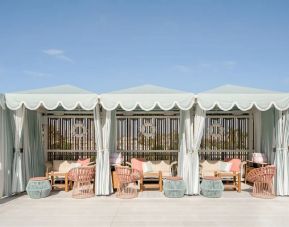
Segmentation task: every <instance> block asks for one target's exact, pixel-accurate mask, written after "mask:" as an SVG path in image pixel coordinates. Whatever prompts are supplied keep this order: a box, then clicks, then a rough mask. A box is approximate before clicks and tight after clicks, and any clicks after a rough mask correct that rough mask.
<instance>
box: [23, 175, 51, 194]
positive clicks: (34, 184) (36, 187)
mask: <svg viewBox="0 0 289 227" xmlns="http://www.w3.org/2000/svg"><path fill="white" fill-rule="evenodd" d="M26 191H27V194H28V195H29V197H30V198H31V199H41V198H44V197H47V196H48V195H49V193H50V191H51V185H50V182H49V180H48V178H46V177H34V178H31V179H30V180H29V182H28V184H27V187H26Z"/></svg>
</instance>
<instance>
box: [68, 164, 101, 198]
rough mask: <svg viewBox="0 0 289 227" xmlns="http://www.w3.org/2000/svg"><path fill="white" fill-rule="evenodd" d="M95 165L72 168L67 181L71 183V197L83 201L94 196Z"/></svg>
mask: <svg viewBox="0 0 289 227" xmlns="http://www.w3.org/2000/svg"><path fill="white" fill-rule="evenodd" d="M94 177H95V165H92V166H83V167H77V168H73V169H71V170H70V171H69V173H68V179H69V180H70V181H73V182H74V183H73V189H72V197H73V198H77V199H84V198H89V197H93V196H94V183H93V181H94Z"/></svg>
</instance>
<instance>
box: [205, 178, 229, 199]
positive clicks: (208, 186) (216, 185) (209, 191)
mask: <svg viewBox="0 0 289 227" xmlns="http://www.w3.org/2000/svg"><path fill="white" fill-rule="evenodd" d="M223 191H224V185H223V182H222V180H221V178H219V177H204V178H203V180H202V183H201V194H202V195H203V196H205V197H208V198H220V197H222V194H223Z"/></svg>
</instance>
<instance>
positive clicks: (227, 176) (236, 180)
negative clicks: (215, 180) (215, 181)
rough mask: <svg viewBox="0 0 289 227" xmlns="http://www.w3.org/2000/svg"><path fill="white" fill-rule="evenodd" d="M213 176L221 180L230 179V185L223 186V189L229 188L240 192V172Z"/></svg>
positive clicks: (217, 173)
mask: <svg viewBox="0 0 289 227" xmlns="http://www.w3.org/2000/svg"><path fill="white" fill-rule="evenodd" d="M215 176H216V177H219V178H221V180H226V179H230V180H231V179H232V180H233V182H232V184H224V186H225V188H230V189H233V190H237V192H241V173H240V172H235V171H233V172H218V171H216V172H215Z"/></svg>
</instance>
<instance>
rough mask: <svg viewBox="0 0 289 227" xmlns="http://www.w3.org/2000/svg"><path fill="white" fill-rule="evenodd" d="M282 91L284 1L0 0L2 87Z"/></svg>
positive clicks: (287, 79)
mask: <svg viewBox="0 0 289 227" xmlns="http://www.w3.org/2000/svg"><path fill="white" fill-rule="evenodd" d="M60 84H72V85H76V86H79V87H82V88H86V89H88V90H92V91H95V92H99V93H101V92H106V91H111V90H116V89H122V88H126V87H130V86H135V85H141V84H156V85H160V86H165V87H170V88H176V89H181V90H186V91H192V92H199V91H202V90H206V89H210V88H213V87H216V86H219V85H222V84H236V85H242V86H251V87H257V88H264V89H272V90H280V91H289V1H287V0H284V1H279V0H272V1H268V0H248V1H246V0H242V1H237V0H223V1H221V0H199V1H197V0H195V1H194V0H189V1H182V0H180V1H175V0H170V1H169V0H151V1H150V0H149V1H147V0H142V1H141V0H137V1H136V0H131V1H129V0H127V1H125V0H118V1H117V0H115V1H107V0H106V1H87V0H74V1H72V0H66V1H64V0H55V1H52V0H49V1H48V0H47V1H46V0H41V1H39V0H35V1H30V0H25V1H21V0H18V1H13V0H7V1H5V0H1V1H0V92H7V91H16V90H26V89H33V88H40V87H46V86H54V85H60Z"/></svg>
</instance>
